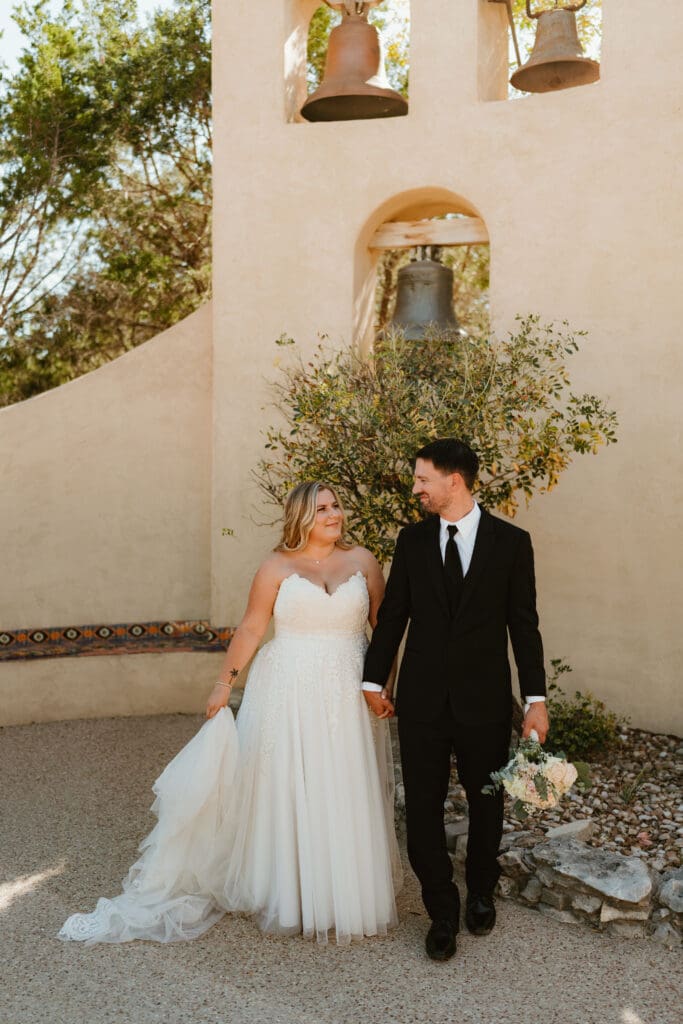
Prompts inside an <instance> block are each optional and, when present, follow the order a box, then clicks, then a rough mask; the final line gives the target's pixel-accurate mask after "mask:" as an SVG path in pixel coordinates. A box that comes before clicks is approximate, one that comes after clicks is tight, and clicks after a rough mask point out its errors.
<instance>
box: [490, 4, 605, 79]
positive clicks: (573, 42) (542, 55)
mask: <svg viewBox="0 0 683 1024" xmlns="http://www.w3.org/2000/svg"><path fill="white" fill-rule="evenodd" d="M579 6H583V4H580V5H579ZM577 9H578V8H576V7H574V8H572V9H571V10H568V9H562V8H559V7H558V8H557V9H555V10H548V11H541V12H540V14H531V9H530V4H529V3H528V0H527V11H528V13H529V15H530V16H531V17H533V18H536V19H537V20H538V27H537V29H536V41H535V43H534V48H533V50H532V53H531V57H530V58H529V60H528V61H527V62H526V64H524V65H523V67H521V68H518V69H517V71H515V73H514V75H513V76H512V78H511V79H510V84H511V85H514V87H515V89H521V90H522V92H554V91H555V90H557V89H571V88H572V86H575V85H589V84H590V83H591V82H597V80H598V79H599V78H600V65H599V64H598V62H597V61H595V60H591V59H590V58H589V57H584V55H583V49H582V48H581V43H580V42H579V34H578V31H577V28H576V15H575V13H574V12H575V10H577Z"/></svg>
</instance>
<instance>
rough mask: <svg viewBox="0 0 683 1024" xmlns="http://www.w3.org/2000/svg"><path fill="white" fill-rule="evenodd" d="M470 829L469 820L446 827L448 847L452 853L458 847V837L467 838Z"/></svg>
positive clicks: (464, 819)
mask: <svg viewBox="0 0 683 1024" xmlns="http://www.w3.org/2000/svg"><path fill="white" fill-rule="evenodd" d="M469 827H470V822H469V818H463V819H462V820H461V821H449V822H448V824H447V825H446V846H447V847H448V849H449V850H450V851H451V852H454V851H455V849H456V847H457V845H458V836H466V835H467V832H468V830H469Z"/></svg>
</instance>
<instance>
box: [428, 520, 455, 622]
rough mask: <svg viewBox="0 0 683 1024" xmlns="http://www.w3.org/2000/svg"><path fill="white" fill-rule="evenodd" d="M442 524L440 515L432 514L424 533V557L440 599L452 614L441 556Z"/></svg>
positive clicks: (447, 611) (446, 609)
mask: <svg viewBox="0 0 683 1024" xmlns="http://www.w3.org/2000/svg"><path fill="white" fill-rule="evenodd" d="M440 525H441V524H440V520H439V517H438V516H431V518H429V519H428V520H427V522H426V524H425V530H424V533H423V535H422V538H423V544H424V559H425V565H426V567H427V572H428V573H429V577H430V579H431V581H432V585H433V586H434V589H435V590H436V593H437V595H438V597H439V600H440V601H441V603H442V605H443V607H444V609H445V611H446V613H447V614H450V613H449V609H448V595H447V593H446V580H445V579H444V572H443V561H442V558H441V545H440V543H439V531H440Z"/></svg>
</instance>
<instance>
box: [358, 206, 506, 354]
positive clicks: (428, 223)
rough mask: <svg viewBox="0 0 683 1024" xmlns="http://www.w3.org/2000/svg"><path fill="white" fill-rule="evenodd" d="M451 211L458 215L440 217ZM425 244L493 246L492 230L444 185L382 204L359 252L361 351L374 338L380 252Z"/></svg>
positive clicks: (365, 228)
mask: <svg viewBox="0 0 683 1024" xmlns="http://www.w3.org/2000/svg"><path fill="white" fill-rule="evenodd" d="M448 214H455V215H457V216H456V217H454V218H453V219H451V220H442V219H440V218H445V217H446V216H447V215H448ZM435 218H439V219H435ZM422 244H440V245H446V246H451V245H465V244H475V245H488V244H489V234H488V229H487V227H486V223H485V220H484V217H483V216H482V214H481V212H480V210H479V209H478V208H477V207H476V206H475V204H474V203H472V202H470V201H469V200H468V199H466V198H465V196H462V195H460V194H459V193H457V192H453V191H451V190H450V189H446V188H442V187H439V186H431V187H430V186H425V187H424V188H418V189H410V190H408V191H406V192H400V193H398V194H396V195H394V196H392V197H391V198H389V199H387V200H386V201H385V202H384V203H382V204H381V205H380V206H378V207H377V209H376V210H374V211H373V213H372V214H371V215H370V216H369V217H368V218H367V220H366V221H365V223H364V224H363V226H362V228H361V230H360V232H359V234H358V238H357V241H356V247H355V252H354V299H353V336H354V342H355V344H356V345H357V346H358V347H359V348H360V349H361V351H364V352H367V351H369V350H370V348H371V347H372V344H373V342H374V336H375V326H374V323H375V294H376V287H377V265H378V262H379V257H380V253H381V252H382V251H383V249H386V248H389V247H395V248H406V249H409V248H413V247H414V246H416V245H422Z"/></svg>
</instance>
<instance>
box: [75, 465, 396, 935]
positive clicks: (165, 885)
mask: <svg viewBox="0 0 683 1024" xmlns="http://www.w3.org/2000/svg"><path fill="white" fill-rule="evenodd" d="M344 527H345V519H344V512H343V510H342V508H341V505H340V503H339V500H338V497H337V495H336V492H335V491H334V489H333V488H332V487H330V486H329V485H327V484H322V483H304V484H299V486H298V487H295V488H294V490H293V491H291V493H290V494H289V496H288V498H287V500H286V503H285V508H284V527H283V533H282V539H281V541H280V544H279V545H278V547H277V548H276V549H275V551H274V552H273V553H272V554H271V555H270V556H269V557H268V558H267V559H266V560H265V562H264V563H263V564H262V565H261V567H260V568H259V570H258V572H257V573H256V576H255V577H254V581H253V584H252V587H251V592H250V594H249V601H248V605H247V610H246V613H245V615H244V618H243V619H242V622H241V623H240V625H239V627H238V629H237V630H236V632H235V635H234V637H233V639H232V640H231V642H230V646H229V648H228V650H227V653H226V657H225V661H224V663H223V667H222V671H221V672H220V676H219V679H218V682H217V683H216V685H215V686H214V688H213V690H212V692H211V694H210V696H209V699H208V703H207V710H206V714H207V719H208V721H207V722H205V724H204V725H203V726H202V728H201V729H200V730H199V732H198V733H197V734H196V735H195V736H194V737H193V739H192V740H190V742H189V743H188V744H187V746H185V747H184V748H183V749H182V750H181V751H180V753H179V754H177V756H176V757H175V758H174V759H173V760H172V761H171V762H170V764H169V765H168V766H167V767H166V768H165V770H164V771H163V772H162V774H161V775H160V776H159V778H158V779H157V781H156V782H155V784H154V793H155V795H156V799H155V801H154V804H153V805H152V811H153V812H154V813H155V814H156V816H157V818H158V821H157V824H156V825H155V827H154V828H153V829H152V831H151V832H150V834H149V835H148V836H147V837H146V838H145V839H144V840H143V841H142V843H141V845H140V847H139V851H140V852H141V854H142V856H141V857H140V858H139V860H138V861H136V863H135V864H133V866H132V867H131V869H130V871H129V872H128V875H127V876H126V878H125V879H124V880H123V892H122V893H121V894H120V895H118V896H115V897H114V898H113V899H100V900H98V902H97V906H96V908H95V910H94V911H93V912H92V913H90V914H73V915H72V916H71V917H69V918H68V920H67V921H66V922H65V924H64V925H63V927H62V929H61V931H60V932H59V937H60V938H61V939H77V940H82V941H85V942H86V943H87V944H92V943H95V942H127V941H129V940H131V939H154V940H156V941H158V942H171V941H176V940H181V939H194V938H196V937H197V936H198V935H201V934H202V933H203V932H205V931H206V930H207V929H208V928H210V927H211V926H212V925H213V924H214V923H215V922H216V921H217V920H218V919H219V918H220V917H222V915H223V914H224V913H225V912H226V911H242V912H247V913H250V914H254V915H256V916H257V918H258V922H259V925H260V927H261V928H262V929H263V930H264V931H269V932H280V933H293V934H296V933H300V932H303V933H304V935H306V936H313V935H315V936H316V938H317V940H318V941H319V942H327V940H328V934H329V933H333V934H334V936H335V937H336V940H337V942H338V943H346V942H349V941H351V939H357V938H361V937H362V936H365V935H383V934H385V933H386V931H387V929H388V928H390V927H392V926H393V925H395V924H396V922H397V916H396V905H395V899H394V896H395V892H396V890H397V887H398V886H399V885H400V860H399V854H398V847H397V844H396V837H395V833H394V827H393V767H392V764H391V744H390V738H389V730H388V722H387V721H386V719H387V718H389V717H391V716H392V715H393V711H394V709H393V704H392V703H391V700H390V699H389V698H388V697H386V698H385V697H384V694H382V695H381V696H380V695H379V694H368V695H367V698H369V699H368V703H370V704H371V706H372V709H373V711H374V714H373V713H372V712H370V711H369V710H368V706H367V703H366V699H364V696H363V695H362V692H361V682H362V671H363V657H364V653H365V648H366V645H367V640H366V632H365V631H366V624H367V622H368V621H369V622H370V625H371V626H374V624H375V621H376V615H377V609H378V607H379V605H380V603H381V600H382V597H383V594H384V578H383V576H382V573H381V571H380V568H379V566H378V564H377V562H376V561H375V559H374V557H373V556H372V555H371V554H370V552H369V551H366V550H365V549H364V548H361V547H357V546H354V545H353V544H351V543H349V542H347V541H346V540H345V538H344ZM271 615H272V616H273V619H274V624H275V635H274V639H273V640H271V641H270V642H269V643H267V644H265V646H264V647H262V648H261V650H260V651H259V653H258V654H257V656H256V658H255V659H254V663H253V665H252V668H251V670H250V672H249V677H248V680H247V685H246V691H245V695H244V699H243V701H242V705H241V707H240V710H239V715H238V718H237V724H236V725H235V722H234V720H233V717H232V713H231V712H230V710H229V709H228V708H227V706H226V705H227V703H228V699H229V697H230V691H231V689H232V686H233V684H234V681H235V679H236V678H237V676H238V674H239V672H240V671H241V670H242V669H243V668H244V666H245V665H246V664H247V662H248V661H249V660H250V658H251V657H252V655H253V654H254V653H255V651H256V649H257V647H258V646H259V643H260V642H261V640H262V639H263V636H264V634H265V632H266V629H267V627H268V624H269V621H270V617H271Z"/></svg>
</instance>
